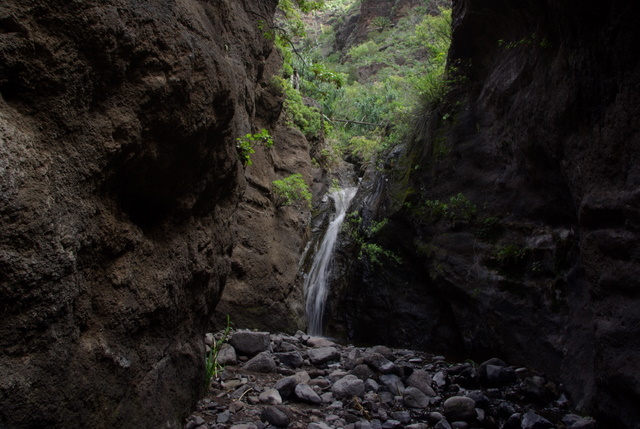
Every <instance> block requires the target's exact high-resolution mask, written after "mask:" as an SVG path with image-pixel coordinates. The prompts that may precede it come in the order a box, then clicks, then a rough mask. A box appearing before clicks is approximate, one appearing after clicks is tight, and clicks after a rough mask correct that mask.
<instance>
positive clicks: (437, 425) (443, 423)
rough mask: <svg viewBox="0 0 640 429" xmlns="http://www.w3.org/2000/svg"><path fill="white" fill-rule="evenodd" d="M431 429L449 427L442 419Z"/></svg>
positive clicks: (449, 428) (448, 428)
mask: <svg viewBox="0 0 640 429" xmlns="http://www.w3.org/2000/svg"><path fill="white" fill-rule="evenodd" d="M433 429H451V425H450V424H449V422H448V421H447V420H446V419H442V420H440V421H439V422H438V423H436V425H435V426H434V427H433Z"/></svg>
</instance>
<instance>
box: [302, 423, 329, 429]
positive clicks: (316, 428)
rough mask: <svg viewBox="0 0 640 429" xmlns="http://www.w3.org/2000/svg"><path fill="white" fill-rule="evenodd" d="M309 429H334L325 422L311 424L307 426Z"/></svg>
mask: <svg viewBox="0 0 640 429" xmlns="http://www.w3.org/2000/svg"><path fill="white" fill-rule="evenodd" d="M307 429H332V428H331V426H329V425H328V424H326V423H325V422H311V423H309V425H308V426H307Z"/></svg>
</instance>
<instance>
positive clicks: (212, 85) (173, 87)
mask: <svg viewBox="0 0 640 429" xmlns="http://www.w3.org/2000/svg"><path fill="white" fill-rule="evenodd" d="M275 6H276V1H275V0H267V1H260V2H252V1H240V2H230V1H219V2H207V1H198V0H179V1H175V2H166V1H157V0H152V1H146V2H129V1H125V0H108V1H103V2H100V3H99V4H94V3H90V2H69V1H58V0H52V1H46V2H34V1H29V0H16V1H12V2H4V3H3V4H2V5H1V6H0V94H1V97H0V136H1V137H0V153H1V156H0V184H1V185H0V186H1V189H2V192H1V193H0V219H1V221H0V279H1V281H0V285H1V286H0V307H1V308H0V314H2V317H1V318H0V403H2V407H0V426H3V427H5V426H8V427H65V428H67V427H78V426H91V427H96V428H107V427H136V426H140V427H160V426H163V427H180V426H181V421H182V417H183V416H184V414H185V413H187V412H188V411H190V410H191V409H192V407H193V405H194V403H195V401H196V399H197V398H198V396H199V395H200V394H201V393H202V390H203V389H204V381H203V380H204V378H203V373H204V367H203V356H204V344H203V343H202V337H203V335H204V333H205V329H206V324H207V322H208V320H209V318H210V316H211V313H212V310H213V308H214V306H215V304H216V302H217V301H218V299H219V296H220V294H221V292H222V288H223V286H224V284H225V279H226V277H227V275H228V274H229V273H230V269H231V268H230V265H231V264H230V257H231V252H232V247H233V234H232V232H233V230H234V212H235V209H236V206H237V204H238V202H239V199H240V196H241V195H242V192H243V189H244V187H245V186H246V181H245V179H244V171H243V167H242V165H241V164H240V162H238V159H237V154H236V148H235V145H236V140H235V139H236V138H237V137H238V136H240V135H244V134H245V133H250V132H255V131H256V130H255V129H252V127H251V124H253V123H256V122H259V117H260V115H262V114H264V112H268V111H270V110H271V109H272V107H271V106H269V105H267V106H264V104H265V103H267V102H268V101H269V100H272V98H273V97H270V96H268V95H265V92H267V91H268V82H269V79H270V76H269V72H270V71H273V70H274V69H277V67H278V64H279V62H280V59H279V56H278V55H277V53H275V51H274V50H273V47H272V43H271V42H270V41H269V40H267V39H265V38H264V37H263V35H262V33H261V31H260V30H259V29H258V27H259V25H258V21H259V20H260V19H269V17H271V16H272V15H273V13H274V10H275ZM263 121H264V119H263Z"/></svg>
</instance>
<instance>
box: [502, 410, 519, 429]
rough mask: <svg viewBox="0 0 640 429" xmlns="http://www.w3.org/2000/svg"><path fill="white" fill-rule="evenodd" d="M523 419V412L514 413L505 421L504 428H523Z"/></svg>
mask: <svg viewBox="0 0 640 429" xmlns="http://www.w3.org/2000/svg"><path fill="white" fill-rule="evenodd" d="M521 420H522V414H520V413H513V414H512V415H510V416H509V418H508V419H507V421H506V422H505V423H504V429H522V425H521V424H520V422H521Z"/></svg>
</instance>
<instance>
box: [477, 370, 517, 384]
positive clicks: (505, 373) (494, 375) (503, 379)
mask: <svg viewBox="0 0 640 429" xmlns="http://www.w3.org/2000/svg"><path fill="white" fill-rule="evenodd" d="M485 371H486V375H485V384H486V385H487V386H491V387H501V386H506V385H508V384H513V383H515V382H516V381H518V376H517V375H516V371H515V369H513V368H510V367H506V366H496V365H487V366H486V368H485Z"/></svg>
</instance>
